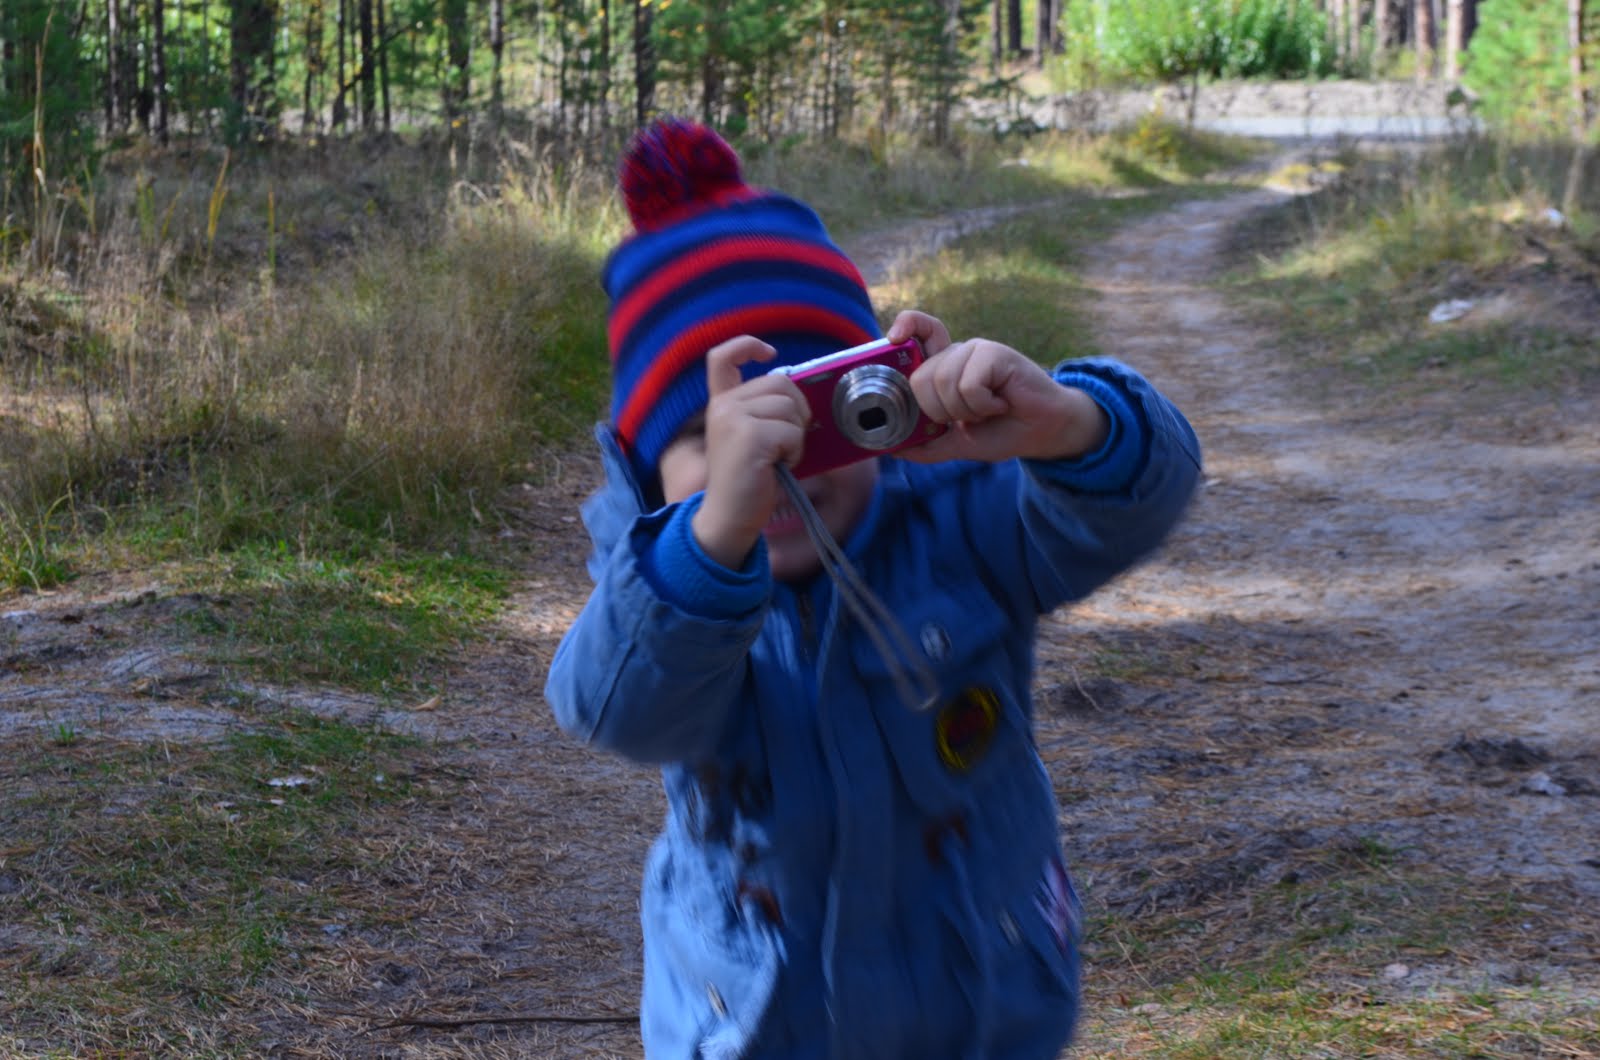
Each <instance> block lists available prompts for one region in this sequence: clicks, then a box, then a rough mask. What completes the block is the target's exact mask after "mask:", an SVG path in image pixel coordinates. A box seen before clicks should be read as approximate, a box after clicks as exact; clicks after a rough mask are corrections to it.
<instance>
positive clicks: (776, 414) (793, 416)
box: [738, 390, 811, 427]
mask: <svg viewBox="0 0 1600 1060" xmlns="http://www.w3.org/2000/svg"><path fill="white" fill-rule="evenodd" d="M738 407H739V411H740V412H742V413H744V414H745V415H746V416H749V417H751V418H752V419H758V420H775V421H777V422H780V423H789V424H793V425H794V426H796V427H805V426H807V425H809V424H810V422H811V409H810V408H809V407H808V406H807V405H805V403H804V402H803V401H802V402H800V403H798V404H797V403H796V402H795V400H794V398H793V396H791V395H789V394H786V393H784V392H783V391H781V390H780V391H774V392H771V393H766V394H750V395H748V396H745V397H744V398H743V399H742V400H741V401H740V403H739V406H738Z"/></svg>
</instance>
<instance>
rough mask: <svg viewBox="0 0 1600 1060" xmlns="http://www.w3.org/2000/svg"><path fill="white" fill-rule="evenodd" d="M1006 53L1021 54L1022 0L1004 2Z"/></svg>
mask: <svg viewBox="0 0 1600 1060" xmlns="http://www.w3.org/2000/svg"><path fill="white" fill-rule="evenodd" d="M1006 53H1007V54H1008V55H1011V56H1012V57H1015V56H1018V55H1021V54H1022V0H1006Z"/></svg>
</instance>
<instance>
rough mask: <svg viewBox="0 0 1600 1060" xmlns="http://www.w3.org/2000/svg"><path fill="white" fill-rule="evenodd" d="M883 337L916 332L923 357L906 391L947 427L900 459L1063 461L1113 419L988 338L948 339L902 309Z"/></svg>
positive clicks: (929, 320)
mask: <svg viewBox="0 0 1600 1060" xmlns="http://www.w3.org/2000/svg"><path fill="white" fill-rule="evenodd" d="M888 337H889V338H890V339H891V340H893V341H895V342H899V341H902V340H904V339H907V338H916V339H917V340H918V341H920V342H921V343H922V348H923V351H924V352H925V353H927V355H928V360H927V361H925V362H924V363H923V364H922V366H921V367H919V368H918V369H917V370H916V371H915V372H913V373H911V392H912V393H913V394H915V395H916V398H917V403H918V404H919V405H920V406H921V407H922V411H923V412H924V413H926V414H927V416H928V418H929V419H932V420H934V421H935V422H938V423H947V424H949V425H950V430H948V431H946V432H945V433H944V434H942V435H940V436H939V437H937V438H935V439H933V440H932V441H930V442H927V443H925V444H923V445H919V446H914V447H912V448H910V449H902V450H900V451H899V452H898V453H896V454H895V455H896V456H898V457H901V458H902V459H905V460H911V461H915V462H918V463H925V464H932V463H938V462H940V461H944V460H988V461H996V460H1009V459H1011V458H1013V457H1027V458H1031V459H1036V460H1066V459H1072V458H1074V457H1080V456H1084V455H1086V454H1088V453H1092V452H1094V451H1095V450H1096V449H1098V448H1100V446H1101V445H1102V444H1104V442H1105V439H1106V435H1107V434H1108V433H1109V432H1110V429H1111V422H1110V420H1109V418H1108V417H1107V416H1106V413H1105V410H1103V409H1102V408H1101V407H1100V406H1099V404H1097V403H1096V402H1095V400H1094V399H1093V398H1091V397H1090V396H1089V395H1088V394H1085V393H1084V392H1083V391H1081V390H1076V389H1073V388H1072V387H1067V386H1062V385H1061V384H1060V383H1058V382H1056V381H1055V379H1054V378H1053V377H1052V376H1051V375H1050V373H1049V372H1047V371H1045V370H1044V369H1043V368H1042V367H1040V366H1039V365H1038V364H1037V363H1035V362H1034V361H1033V360H1031V359H1029V358H1028V357H1026V356H1024V355H1023V354H1021V353H1019V352H1017V351H1016V350H1014V349H1012V348H1011V347H1009V346H1003V345H1001V344H1000V343H998V342H991V341H989V340H988V339H968V340H966V341H964V342H957V343H952V342H951V341H950V332H949V331H948V330H947V329H946V328H945V326H944V324H943V323H941V322H940V321H939V320H938V319H937V318H935V317H931V316H929V315H928V314H926V313H919V312H917V311H915V310H906V311H904V312H902V313H901V314H900V315H899V316H897V317H895V321H894V323H893V324H891V325H889V331H888Z"/></svg>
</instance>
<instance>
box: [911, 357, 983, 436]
mask: <svg viewBox="0 0 1600 1060" xmlns="http://www.w3.org/2000/svg"><path fill="white" fill-rule="evenodd" d="M970 352H971V351H970V347H968V346H967V344H965V343H958V344H957V345H955V346H951V347H950V348H949V349H947V350H945V351H944V352H942V353H940V354H939V355H937V356H935V357H930V358H928V359H927V360H926V361H924V362H923V363H922V365H921V366H920V367H918V368H917V370H916V371H914V372H912V373H911V393H912V396H914V397H915V398H916V399H917V404H918V405H920V406H921V407H922V411H923V413H924V414H926V415H927V417H928V418H929V419H931V420H933V421H934V422H935V423H952V422H954V421H955V420H956V419H958V418H959V417H957V416H956V414H955V412H954V410H952V409H951V408H950V406H949V404H948V403H947V397H948V396H949V395H950V394H951V393H952V392H953V389H954V388H953V387H952V386H950V385H948V384H947V383H946V382H945V376H946V375H947V374H948V373H950V372H957V373H959V372H960V370H961V363H962V362H963V361H964V360H965V359H966V358H967V356H968V354H969V353H970Z"/></svg>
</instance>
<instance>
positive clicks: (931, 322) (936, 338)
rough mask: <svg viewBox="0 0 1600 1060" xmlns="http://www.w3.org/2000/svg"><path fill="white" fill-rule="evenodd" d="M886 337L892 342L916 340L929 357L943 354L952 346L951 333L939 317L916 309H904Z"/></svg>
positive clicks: (895, 319) (890, 326)
mask: <svg viewBox="0 0 1600 1060" xmlns="http://www.w3.org/2000/svg"><path fill="white" fill-rule="evenodd" d="M886 337H887V338H888V339H889V340H890V341H891V342H904V341H905V340H906V339H916V340H917V341H918V342H920V343H921V344H922V350H923V352H924V353H926V354H927V355H928V356H929V357H932V356H933V355H934V354H936V353H940V352H943V350H944V349H945V347H947V346H949V345H950V331H949V329H947V328H946V327H945V326H944V322H943V321H941V320H940V319H939V318H938V317H934V316H929V315H928V314H927V313H924V312H921V311H920V310H916V309H903V310H901V311H900V313H899V315H897V316H896V317H895V318H894V323H893V324H890V325H889V330H888V332H887V333H886Z"/></svg>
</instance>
